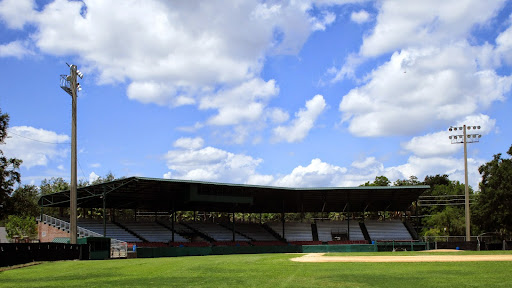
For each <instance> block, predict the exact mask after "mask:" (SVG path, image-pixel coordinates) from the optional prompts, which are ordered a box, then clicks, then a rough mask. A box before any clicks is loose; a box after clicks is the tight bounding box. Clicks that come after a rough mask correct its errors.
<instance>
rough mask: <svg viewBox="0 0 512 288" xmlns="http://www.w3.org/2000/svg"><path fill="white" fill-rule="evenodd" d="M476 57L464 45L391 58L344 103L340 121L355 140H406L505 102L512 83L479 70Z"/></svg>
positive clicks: (508, 78)
mask: <svg viewBox="0 0 512 288" xmlns="http://www.w3.org/2000/svg"><path fill="white" fill-rule="evenodd" d="M478 55H479V51H478V49H477V48H475V47H470V46H469V45H468V44H467V43H466V42H459V43H455V44H452V45H451V46H447V47H429V48H423V49H408V50H402V51H401V52H400V53H398V52H395V53H394V54H393V55H392V56H391V59H390V60H389V61H388V62H386V63H384V64H383V65H382V66H380V67H378V68H377V69H375V70H373V71H372V72H371V74H370V75H369V81H368V82H367V83H366V84H365V85H363V86H361V87H357V88H354V89H352V90H351V91H350V92H349V93H348V94H347V95H345V96H344V97H343V99H342V101H341V102H340V105H339V109H340V111H341V112H342V113H343V121H344V122H349V127H348V129H349V131H350V132H351V133H352V134H355V135H358V136H383V135H397V134H398V135H400V134H401V135H404V134H405V135H407V134H413V133H417V132H419V131H423V130H424V129H426V128H427V127H429V126H433V125H434V126H435V125H438V124H442V125H447V124H448V125H449V124H451V123H450V122H454V121H457V120H458V119H461V118H462V117H465V116H466V115H471V114H475V113H479V112H480V111H482V110H485V109H487V108H489V107H490V105H491V104H492V103H493V102H495V101H502V100H504V99H505V97H504V95H505V94H506V93H508V92H509V91H510V88H511V85H512V77H511V76H499V75H497V74H496V72H495V71H493V70H480V69H479V68H480V67H479V66H478V64H477V63H476V61H475V58H476V57H477V56H478Z"/></svg>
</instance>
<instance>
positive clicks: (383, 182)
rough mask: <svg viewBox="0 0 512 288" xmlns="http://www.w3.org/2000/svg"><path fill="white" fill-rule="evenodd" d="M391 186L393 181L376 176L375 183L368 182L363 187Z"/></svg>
mask: <svg viewBox="0 0 512 288" xmlns="http://www.w3.org/2000/svg"><path fill="white" fill-rule="evenodd" d="M389 184H391V181H389V179H388V178H387V177H386V176H376V177H375V181H373V183H370V181H368V182H366V183H364V184H363V185H361V186H389Z"/></svg>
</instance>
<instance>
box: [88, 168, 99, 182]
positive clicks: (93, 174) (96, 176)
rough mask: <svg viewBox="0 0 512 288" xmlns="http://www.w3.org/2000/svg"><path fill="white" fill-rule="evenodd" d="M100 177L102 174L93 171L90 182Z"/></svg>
mask: <svg viewBox="0 0 512 288" xmlns="http://www.w3.org/2000/svg"><path fill="white" fill-rule="evenodd" d="M98 178H100V176H98V175H97V174H96V173H94V171H93V172H91V174H89V183H92V182H94V181H96V180H98Z"/></svg>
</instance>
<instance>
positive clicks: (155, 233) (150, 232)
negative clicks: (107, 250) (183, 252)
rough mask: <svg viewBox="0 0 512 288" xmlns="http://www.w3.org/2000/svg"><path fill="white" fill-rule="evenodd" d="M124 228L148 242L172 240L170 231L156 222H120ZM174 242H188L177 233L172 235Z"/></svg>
mask: <svg viewBox="0 0 512 288" xmlns="http://www.w3.org/2000/svg"><path fill="white" fill-rule="evenodd" d="M121 224H122V225H123V226H124V227H126V228H128V229H130V230H131V231H133V232H135V233H136V234H138V235H140V236H142V237H143V238H144V239H146V240H148V241H149V242H164V243H165V242H169V241H171V240H172V231H171V230H169V229H167V228H166V227H164V226H162V225H160V224H158V223H156V222H122V223H121ZM174 241H175V242H189V240H188V239H187V238H184V237H183V236H181V235H180V234H178V233H176V232H175V233H174Z"/></svg>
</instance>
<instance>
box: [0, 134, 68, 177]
mask: <svg viewBox="0 0 512 288" xmlns="http://www.w3.org/2000/svg"><path fill="white" fill-rule="evenodd" d="M7 135H9V138H7V139H6V141H5V146H3V147H2V150H3V151H4V154H5V155H6V156H7V157H14V158H18V159H21V160H23V164H22V167H25V168H27V169H30V168H31V167H34V166H47V165H48V164H49V162H50V161H58V160H61V159H63V158H65V157H66V155H67V153H68V148H67V147H66V146H64V145H59V144H66V143H67V142H69V141H70V137H69V136H67V135H62V134H57V133H55V132H53V131H48V130H44V129H37V128H34V127H29V126H15V127H11V128H9V130H8V131H7Z"/></svg>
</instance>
